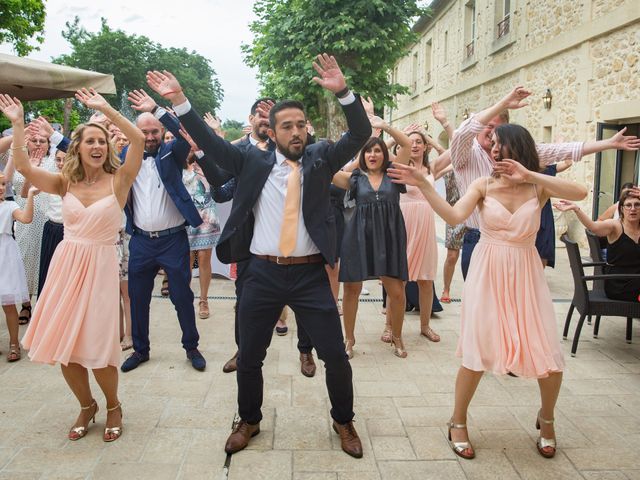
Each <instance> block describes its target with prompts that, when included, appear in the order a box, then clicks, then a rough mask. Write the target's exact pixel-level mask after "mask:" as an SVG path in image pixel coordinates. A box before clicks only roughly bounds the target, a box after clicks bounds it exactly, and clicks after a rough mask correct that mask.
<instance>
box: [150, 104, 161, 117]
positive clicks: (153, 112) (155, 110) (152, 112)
mask: <svg viewBox="0 0 640 480" xmlns="http://www.w3.org/2000/svg"><path fill="white" fill-rule="evenodd" d="M159 108H160V107H159V106H158V104H156V106H155V107H153V108H152V109H151V115H155V114H156V112H157V111H158V109H159Z"/></svg>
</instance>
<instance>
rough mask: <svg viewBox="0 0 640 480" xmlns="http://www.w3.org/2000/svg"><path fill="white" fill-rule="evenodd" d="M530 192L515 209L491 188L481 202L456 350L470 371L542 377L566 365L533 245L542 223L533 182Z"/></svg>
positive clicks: (549, 298)
mask: <svg viewBox="0 0 640 480" xmlns="http://www.w3.org/2000/svg"><path fill="white" fill-rule="evenodd" d="M487 189H488V187H487ZM532 195H533V197H532V198H530V199H529V200H527V201H526V202H525V203H523V204H522V205H521V206H520V208H518V209H517V210H516V211H515V212H513V213H511V212H510V211H509V210H507V208H506V207H505V206H504V205H503V204H502V203H500V202H499V201H498V200H497V199H496V198H495V197H492V196H490V195H489V194H486V196H485V198H484V200H483V202H482V204H481V206H480V208H479V211H480V233H481V234H480V241H479V242H478V244H477V246H476V248H475V250H474V251H473V255H472V257H471V263H470V266H469V274H468V275H467V279H466V280H465V283H464V290H463V296H462V313H461V328H460V338H459V341H458V348H457V352H456V353H457V355H458V356H461V357H462V365H463V366H464V367H466V368H468V369H470V370H474V371H490V372H493V373H496V374H505V373H508V372H512V373H514V374H516V375H518V376H521V377H527V378H545V377H548V376H549V374H550V373H552V372H561V371H562V370H563V368H564V358H563V354H562V350H561V347H560V340H559V337H558V332H557V326H556V316H555V312H554V309H553V303H552V299H551V293H550V292H549V287H548V285H547V281H546V279H545V277H544V272H543V268H542V263H541V262H540V256H539V255H538V252H537V250H536V246H535V240H536V234H537V232H538V227H539V225H540V204H539V201H538V196H537V194H536V191H535V186H533V188H532Z"/></svg>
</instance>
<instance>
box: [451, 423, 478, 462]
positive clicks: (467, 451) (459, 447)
mask: <svg viewBox="0 0 640 480" xmlns="http://www.w3.org/2000/svg"><path fill="white" fill-rule="evenodd" d="M447 427H448V429H449V430H448V434H447V439H448V440H449V446H450V447H451V450H453V453H455V454H456V455H458V456H459V457H461V458H464V459H466V460H471V459H472V458H476V452H475V451H474V450H473V447H472V446H471V442H469V441H467V442H454V441H453V440H451V429H452V428H455V429H463V428H464V429H465V430H466V428H467V424H466V423H453V418H452V419H451V420H449V422H448V423H447Z"/></svg>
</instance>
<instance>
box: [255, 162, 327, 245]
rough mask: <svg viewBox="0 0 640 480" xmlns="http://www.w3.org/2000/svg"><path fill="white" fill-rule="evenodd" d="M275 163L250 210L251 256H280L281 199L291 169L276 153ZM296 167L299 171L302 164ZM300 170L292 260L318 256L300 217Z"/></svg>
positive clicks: (282, 214) (301, 186)
mask: <svg viewBox="0 0 640 480" xmlns="http://www.w3.org/2000/svg"><path fill="white" fill-rule="evenodd" d="M275 153H276V163H275V165H274V166H273V169H272V170H271V173H269V178H267V181H266V182H265V184H264V187H263V188H262V192H261V193H260V196H259V197H258V201H257V202H256V204H255V205H254V207H253V214H254V216H255V223H254V226H253V238H252V239H251V246H250V247H249V250H250V251H251V253H253V254H254V255H272V256H274V257H281V256H282V252H281V251H280V247H279V244H280V231H281V229H282V218H283V216H284V199H285V197H286V195H287V181H288V180H289V173H291V172H292V171H293V170H292V168H291V167H290V166H289V165H287V161H286V160H287V159H286V158H285V156H284V155H283V154H282V153H280V152H279V151H277V150H276V152H275ZM299 168H302V164H301V165H300V167H299ZM303 180H304V179H303V175H302V171H300V184H301V185H300V211H299V212H298V234H297V236H296V247H295V248H294V249H293V252H291V256H292V257H302V256H305V255H313V254H314V253H319V252H320V250H318V247H316V244H315V243H313V240H311V237H310V236H309V232H307V227H306V226H305V224H304V218H303V216H302V201H303V200H302V199H303V192H304V183H303Z"/></svg>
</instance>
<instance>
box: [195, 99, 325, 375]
mask: <svg viewBox="0 0 640 480" xmlns="http://www.w3.org/2000/svg"><path fill="white" fill-rule="evenodd" d="M274 103H275V100H274V99H273V98H269V97H263V98H259V99H258V100H256V101H255V102H254V103H253V105H252V106H251V110H250V112H251V113H250V114H249V124H250V125H251V133H248V134H247V135H245V136H244V137H242V138H241V139H239V140H236V141H234V142H231V143H232V144H233V145H235V146H237V147H239V148H241V149H243V150H245V151H246V150H249V149H250V148H251V147H252V146H254V147H256V148H259V149H260V150H263V151H266V150H268V151H270V152H272V151H274V150H275V149H276V144H275V143H274V142H272V141H271V139H270V138H269V135H268V134H267V131H268V129H269V116H268V115H265V114H264V112H262V113H261V112H259V111H258V106H262V107H263V108H270V107H271V106H273V105H274ZM309 140H310V141H309V142H308V143H314V142H315V139H314V138H313V137H309ZM201 159H202V157H200V158H199V159H198V160H197V162H198V164H199V165H200V164H201V166H202V171H203V173H204V175H205V177H206V178H207V181H208V182H209V184H210V185H211V186H213V187H217V186H220V185H221V184H223V183H224V185H223V186H222V189H221V190H223V191H224V192H225V195H229V196H228V197H227V198H228V199H229V200H230V199H232V198H233V195H234V193H235V189H236V179H235V177H233V176H232V175H230V174H228V173H226V172H223V171H222V170H221V169H220V168H219V167H218V166H217V165H216V164H215V163H213V162H207V161H206V160H205V161H202V160H201ZM225 182H226V183H225ZM225 201H226V199H225ZM247 265H248V262H247V261H241V262H238V263H237V272H236V273H237V276H236V299H237V300H236V308H235V320H234V334H235V341H236V345H237V346H239V345H240V341H239V331H238V305H239V303H240V296H241V295H242V281H243V277H244V276H243V274H244V272H245V270H246V267H247ZM283 314H284V311H283ZM282 317H283V315H281V317H280V319H279V320H278V323H280V322H281V321H282ZM296 322H297V318H296ZM297 323H298V351H299V352H300V371H301V372H302V374H303V375H304V376H305V377H313V376H314V375H315V374H316V364H315V361H314V359H313V353H312V350H313V345H312V344H311V339H310V338H309V335H308V334H307V332H305V330H304V327H303V326H302V325H301V324H300V322H297ZM277 327H278V324H276V328H277ZM285 328H286V327H285ZM237 362H238V351H237V350H236V352H235V353H234V354H233V356H232V357H231V358H230V359H229V360H228V361H227V362H226V363H225V364H224V366H223V367H222V371H223V372H224V373H231V372H235V371H236V369H237Z"/></svg>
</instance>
